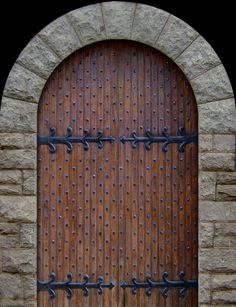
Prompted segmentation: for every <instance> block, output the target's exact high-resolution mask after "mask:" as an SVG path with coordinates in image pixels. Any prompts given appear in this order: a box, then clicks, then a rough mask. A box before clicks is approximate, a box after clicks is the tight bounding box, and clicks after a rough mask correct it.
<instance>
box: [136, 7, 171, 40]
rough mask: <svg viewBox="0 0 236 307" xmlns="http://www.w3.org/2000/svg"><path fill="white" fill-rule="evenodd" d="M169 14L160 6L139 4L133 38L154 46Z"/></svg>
mask: <svg viewBox="0 0 236 307" xmlns="http://www.w3.org/2000/svg"><path fill="white" fill-rule="evenodd" d="M168 16H169V14H168V13H167V12H165V11H162V10H160V9H158V8H154V7H152V6H148V5H144V4H141V3H138V4H137V7H136V10H135V16H134V21H133V27H132V33H131V39H133V40H135V41H139V42H142V43H146V44H149V45H151V46H153V45H154V44H155V42H156V40H157V37H158V36H159V35H160V33H161V30H162V29H163V26H164V24H165V22H166V20H167V18H168Z"/></svg>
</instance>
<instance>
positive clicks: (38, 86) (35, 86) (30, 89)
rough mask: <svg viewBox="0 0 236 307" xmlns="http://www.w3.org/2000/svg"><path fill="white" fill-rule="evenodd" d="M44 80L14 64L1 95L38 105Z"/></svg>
mask: <svg viewBox="0 0 236 307" xmlns="http://www.w3.org/2000/svg"><path fill="white" fill-rule="evenodd" d="M45 82H46V80H45V79H43V78H41V77H39V76H37V75H36V74H35V73H33V72H31V71H29V70H28V69H26V68H24V67H22V66H21V65H19V64H18V63H16V64H15V65H14V66H13V68H12V70H11V72H10V74H9V76H8V79H7V82H6V85H5V89H4V92H3V95H4V96H6V97H11V98H16V99H21V100H25V101H30V102H36V103H38V101H39V99H40V96H41V93H42V89H43V87H44V84H45Z"/></svg>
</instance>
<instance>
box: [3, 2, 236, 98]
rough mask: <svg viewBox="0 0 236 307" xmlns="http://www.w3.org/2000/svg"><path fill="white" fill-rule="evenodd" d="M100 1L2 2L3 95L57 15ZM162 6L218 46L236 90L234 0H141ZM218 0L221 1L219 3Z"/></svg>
mask: <svg viewBox="0 0 236 307" xmlns="http://www.w3.org/2000/svg"><path fill="white" fill-rule="evenodd" d="M97 2H98V1H89V0H84V1H78V0H77V1H73V0H65V1H64V2H62V3H60V2H58V1H55V2H53V3H52V2H50V1H49V0H48V1H31V2H29V1H24V0H22V1H17V2H12V1H8V2H6V1H2V2H1V4H0V13H1V15H0V16H1V17H0V35H1V36H0V38H1V45H0V53H1V57H0V97H1V96H2V91H3V88H4V85H5V82H6V79H7V76H8V74H9V72H10V70H11V67H12V65H13V64H14V62H15V61H16V59H17V57H18V55H19V53H20V52H21V50H22V49H23V48H24V47H25V46H26V44H27V43H28V42H29V41H30V40H31V38H32V37H33V36H34V35H35V34H37V33H38V32H39V31H40V30H41V29H42V28H43V27H44V26H46V25H48V24H49V23H50V22H52V21H53V20H54V19H56V18H57V17H59V16H61V15H63V14H65V13H67V12H69V11H71V10H74V9H76V8H78V7H81V6H85V5H88V4H92V3H97ZM140 2H141V3H145V4H149V5H152V6H156V7H159V8H161V9H163V10H165V11H167V12H169V13H171V14H173V15H176V16H177V17H179V18H180V19H182V20H184V21H185V22H186V23H188V24H189V25H190V26H192V27H193V28H194V29H195V30H197V31H198V32H199V33H200V34H201V35H202V36H203V37H204V38H205V39H206V40H207V41H208V42H209V43H210V45H211V46H212V47H213V48H214V50H215V51H216V53H217V54H218V56H219V57H220V59H221V61H222V63H223V64H224V66H225V68H226V71H227V73H228V75H229V78H230V80H231V83H232V86H233V88H234V92H235V89H236V72H235V67H236V65H235V58H236V56H235V55H236V52H235V51H236V50H235V49H236V47H235V45H236V39H235V38H236V35H235V32H236V31H235V30H236V23H235V18H236V17H235V9H234V8H233V1H224V2H221V1H214V2H213V1H212V2H211V1H207V0H205V1H201V0H198V1H191V0H190V1H186V2H185V1H181V0H179V1H174V2H173V1H169V0H163V1H162V0H159V1H140ZM216 2H217V3H216Z"/></svg>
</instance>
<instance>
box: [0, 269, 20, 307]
mask: <svg viewBox="0 0 236 307" xmlns="http://www.w3.org/2000/svg"><path fill="white" fill-rule="evenodd" d="M0 289H1V297H2V298H3V297H6V298H9V299H14V300H17V299H23V285H22V282H21V278H20V275H19V274H5V273H3V274H0ZM1 306H3V305H2V304H1ZM5 306H7V305H5ZM8 306H17V305H8Z"/></svg>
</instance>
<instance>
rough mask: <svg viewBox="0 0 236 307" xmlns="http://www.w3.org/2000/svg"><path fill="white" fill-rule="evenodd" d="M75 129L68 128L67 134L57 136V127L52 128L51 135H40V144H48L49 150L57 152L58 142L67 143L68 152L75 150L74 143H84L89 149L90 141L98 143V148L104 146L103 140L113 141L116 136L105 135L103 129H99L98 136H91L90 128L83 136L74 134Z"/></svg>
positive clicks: (84, 146) (86, 148)
mask: <svg viewBox="0 0 236 307" xmlns="http://www.w3.org/2000/svg"><path fill="white" fill-rule="evenodd" d="M72 134H73V129H72V128H71V127H68V128H67V135H66V136H56V128H54V127H51V128H50V135H49V136H38V144H39V145H48V146H49V151H50V152H51V153H55V152H56V146H55V145H56V144H65V145H66V146H67V152H68V153H71V152H72V150H73V145H72V144H73V143H82V144H83V148H84V150H88V149H89V143H97V144H98V148H99V149H101V148H103V142H109V143H112V142H114V141H115V138H113V137H112V136H107V137H105V136H103V133H102V131H98V133H97V135H96V136H91V135H90V133H89V129H85V130H84V135H83V136H73V135H72Z"/></svg>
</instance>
